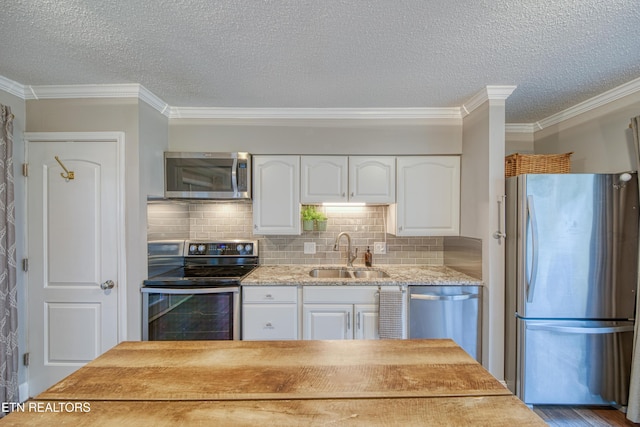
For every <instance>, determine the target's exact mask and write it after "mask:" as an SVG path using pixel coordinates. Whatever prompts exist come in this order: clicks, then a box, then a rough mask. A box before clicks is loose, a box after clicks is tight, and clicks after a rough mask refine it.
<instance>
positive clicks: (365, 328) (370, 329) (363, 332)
mask: <svg viewBox="0 0 640 427" xmlns="http://www.w3.org/2000/svg"><path fill="white" fill-rule="evenodd" d="M354 308H355V324H356V327H355V329H354V334H355V335H354V336H355V339H357V340H377V339H380V334H379V333H378V318H379V316H378V306H377V305H375V304H356V305H355V306H354Z"/></svg>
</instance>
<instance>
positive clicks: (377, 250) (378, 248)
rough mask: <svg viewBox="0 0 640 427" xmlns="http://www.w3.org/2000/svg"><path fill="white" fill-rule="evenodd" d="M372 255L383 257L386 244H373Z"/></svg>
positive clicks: (385, 251)
mask: <svg viewBox="0 0 640 427" xmlns="http://www.w3.org/2000/svg"><path fill="white" fill-rule="evenodd" d="M373 253H374V254H377V255H384V254H386V253H387V244H386V243H385V242H374V243H373Z"/></svg>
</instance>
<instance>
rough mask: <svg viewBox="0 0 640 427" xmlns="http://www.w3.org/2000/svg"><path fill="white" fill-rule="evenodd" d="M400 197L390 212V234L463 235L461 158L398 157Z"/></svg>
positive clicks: (398, 192) (388, 222)
mask: <svg viewBox="0 0 640 427" xmlns="http://www.w3.org/2000/svg"><path fill="white" fill-rule="evenodd" d="M396 196H397V203H395V204H393V205H391V206H389V209H388V211H387V214H388V215H387V233H390V234H394V235H396V236H457V235H459V234H460V157H458V156H413V157H398V158H397V195H396Z"/></svg>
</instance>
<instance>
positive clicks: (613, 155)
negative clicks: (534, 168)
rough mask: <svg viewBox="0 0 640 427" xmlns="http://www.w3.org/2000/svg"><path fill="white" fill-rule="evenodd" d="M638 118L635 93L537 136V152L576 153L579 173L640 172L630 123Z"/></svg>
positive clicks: (573, 163) (574, 160)
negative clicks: (634, 118)
mask: <svg viewBox="0 0 640 427" xmlns="http://www.w3.org/2000/svg"><path fill="white" fill-rule="evenodd" d="M638 115H640V93H635V94H632V95H628V96H626V97H624V98H621V99H619V100H617V101H614V102H611V103H609V104H606V105H603V106H601V107H598V108H596V109H593V110H591V111H589V112H587V113H584V114H581V115H579V116H576V117H574V118H572V119H569V120H566V121H564V122H562V123H559V124H557V125H554V126H550V127H548V128H545V129H543V130H541V131H539V132H536V133H535V135H534V136H535V143H534V144H535V152H536V153H537V154H551V153H568V152H573V153H574V154H573V155H572V156H571V171H572V172H576V173H580V172H582V173H616V172H622V171H628V170H637V169H638V166H637V165H636V162H635V160H634V158H635V157H634V156H635V154H634V148H633V137H632V135H631V129H629V123H630V119H631V118H632V117H635V116H638Z"/></svg>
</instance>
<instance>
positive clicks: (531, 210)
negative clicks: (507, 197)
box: [526, 196, 538, 303]
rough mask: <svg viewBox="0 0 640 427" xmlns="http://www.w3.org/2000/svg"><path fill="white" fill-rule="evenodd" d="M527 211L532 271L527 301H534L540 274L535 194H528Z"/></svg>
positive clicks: (528, 284)
mask: <svg viewBox="0 0 640 427" xmlns="http://www.w3.org/2000/svg"><path fill="white" fill-rule="evenodd" d="M527 213H528V217H529V223H530V224H531V272H530V273H529V278H528V279H527V286H526V288H527V302H529V303H530V302H532V301H533V291H534V290H535V287H536V278H537V276H538V222H537V220H536V210H535V207H534V203H533V196H527Z"/></svg>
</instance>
